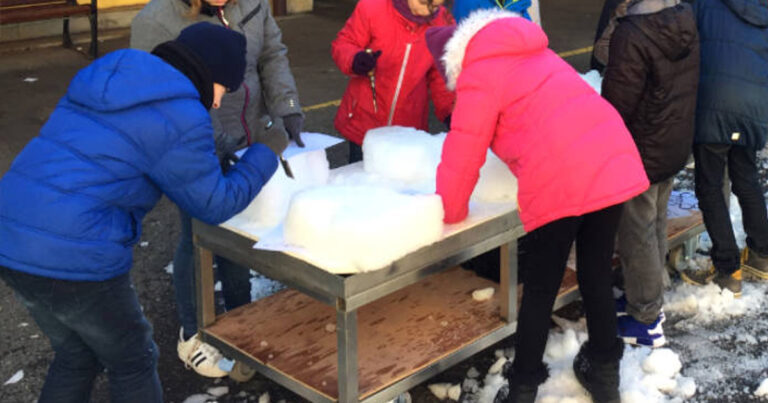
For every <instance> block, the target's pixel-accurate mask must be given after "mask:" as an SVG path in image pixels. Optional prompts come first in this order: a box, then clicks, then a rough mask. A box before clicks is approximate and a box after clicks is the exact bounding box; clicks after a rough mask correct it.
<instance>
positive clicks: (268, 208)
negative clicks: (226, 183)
mask: <svg viewBox="0 0 768 403" xmlns="http://www.w3.org/2000/svg"><path fill="white" fill-rule="evenodd" d="M287 161H288V164H289V165H290V167H291V171H292V172H293V176H294V178H293V179H291V178H289V177H288V176H287V175H286V174H285V171H284V170H283V168H282V167H278V168H277V171H275V174H274V175H273V176H272V178H271V179H270V180H269V182H267V184H266V185H264V187H263V188H261V191H260V192H259V194H258V195H257V196H256V198H255V199H253V201H252V202H251V204H249V205H248V207H246V209H245V210H243V211H242V212H241V213H240V214H238V215H237V216H235V217H234V218H233V219H232V221H235V220H237V221H240V222H242V225H245V226H247V227H249V228H253V229H255V230H256V229H263V230H267V229H270V228H273V227H275V226H277V225H279V224H280V223H281V222H282V221H283V220H284V219H285V216H286V214H287V212H288V205H289V203H290V201H291V198H292V197H293V195H294V194H296V193H297V192H299V191H301V190H303V189H306V188H308V187H312V186H320V185H324V184H326V183H327V182H328V175H329V172H330V170H329V165H328V158H326V156H325V150H315V151H310V152H305V153H301V154H296V155H294V156H292V157H290V158H288V159H287Z"/></svg>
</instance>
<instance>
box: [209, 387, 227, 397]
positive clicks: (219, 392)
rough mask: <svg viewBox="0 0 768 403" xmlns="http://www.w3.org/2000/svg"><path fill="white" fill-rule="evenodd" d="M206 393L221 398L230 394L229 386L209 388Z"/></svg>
mask: <svg viewBox="0 0 768 403" xmlns="http://www.w3.org/2000/svg"><path fill="white" fill-rule="evenodd" d="M206 392H208V394H209V395H211V396H213V397H221V396H224V395H226V394H227V393H229V386H216V387H213V388H208V390H207V391H206Z"/></svg>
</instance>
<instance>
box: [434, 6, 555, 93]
mask: <svg viewBox="0 0 768 403" xmlns="http://www.w3.org/2000/svg"><path fill="white" fill-rule="evenodd" d="M502 19H510V20H515V21H516V22H518V21H519V23H515V24H503V25H499V26H498V27H496V28H495V30H494V32H493V35H487V36H485V37H484V38H483V46H478V47H474V48H473V49H471V52H470V53H471V59H479V58H484V57H492V56H499V55H513V54H523V53H530V52H533V51H538V50H542V49H546V48H547V46H549V41H548V39H547V36H546V35H545V34H544V31H542V30H541V28H539V26H538V25H536V24H534V23H533V22H530V21H528V20H526V19H524V18H522V17H521V16H520V14H517V13H513V12H510V11H505V10H500V9H484V10H477V11H475V12H473V13H472V14H470V15H469V17H467V18H466V19H465V20H464V21H462V22H461V23H460V24H459V25H458V26H457V27H456V32H455V33H454V34H453V36H452V37H451V39H449V40H448V43H447V44H446V45H445V53H444V54H443V58H442V61H443V64H444V65H445V75H446V86H447V87H448V89H449V90H455V89H456V79H457V78H458V77H459V74H461V69H462V66H463V64H464V61H465V58H466V56H467V47H468V46H469V43H470V41H472V39H473V38H474V37H475V36H476V35H478V34H479V33H480V31H482V30H483V29H484V28H486V27H487V26H489V25H490V24H491V23H493V22H495V21H498V20H502ZM532 28H535V29H532Z"/></svg>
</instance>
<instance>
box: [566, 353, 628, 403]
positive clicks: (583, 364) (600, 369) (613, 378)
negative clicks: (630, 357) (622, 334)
mask: <svg viewBox="0 0 768 403" xmlns="http://www.w3.org/2000/svg"><path fill="white" fill-rule="evenodd" d="M623 355H624V343H623V342H622V341H621V339H616V343H615V344H614V346H613V347H612V348H611V350H609V351H606V352H600V353H599V354H595V353H594V352H593V351H592V348H591V347H590V345H589V341H587V342H586V343H584V344H582V345H581V349H579V353H578V354H577V355H576V358H574V360H573V372H574V373H575V374H576V379H578V381H579V383H580V384H581V386H583V387H584V389H586V390H587V392H589V394H590V395H592V401H594V402H595V403H621V395H620V394H619V366H620V363H621V357H622V356H623Z"/></svg>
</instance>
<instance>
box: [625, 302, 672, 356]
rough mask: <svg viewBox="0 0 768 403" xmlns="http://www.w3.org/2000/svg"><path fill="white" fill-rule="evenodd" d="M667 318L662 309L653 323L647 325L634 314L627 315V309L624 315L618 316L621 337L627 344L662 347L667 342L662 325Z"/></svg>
mask: <svg viewBox="0 0 768 403" xmlns="http://www.w3.org/2000/svg"><path fill="white" fill-rule="evenodd" d="M665 320H667V317H666V316H665V315H664V311H662V312H661V313H659V316H658V318H656V320H655V321H653V323H651V324H650V325H646V324H645V323H642V322H639V321H637V320H636V319H635V318H633V317H632V315H627V314H626V310H625V313H624V315H620V316H619V317H618V318H617V330H618V333H619V337H621V338H622V339H623V340H624V343H627V344H634V345H637V346H648V347H651V348H657V347H661V346H663V345H665V344H666V343H667V339H666V338H664V329H663V328H662V326H661V324H662V323H664V321H665Z"/></svg>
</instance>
